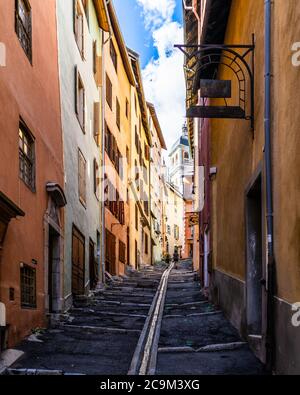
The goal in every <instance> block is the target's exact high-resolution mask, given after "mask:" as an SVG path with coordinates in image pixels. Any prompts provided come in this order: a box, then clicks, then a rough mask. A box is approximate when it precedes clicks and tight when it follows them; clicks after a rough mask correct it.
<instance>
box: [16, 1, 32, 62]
mask: <svg viewBox="0 0 300 395" xmlns="http://www.w3.org/2000/svg"><path fill="white" fill-rule="evenodd" d="M20 2H22V3H23V4H24V6H25V7H26V8H27V10H26V11H27V14H28V15H29V18H28V26H27V27H26V26H24V23H23V21H22V18H21V16H20V13H19V11H20ZM21 29H22V33H23V35H24V34H25V38H26V40H27V41H28V42H27V43H26V44H27V46H28V48H26V45H25V44H24V42H23V41H22V36H21ZM15 33H16V35H17V37H18V40H19V42H20V44H21V47H22V48H23V50H24V52H25V55H26V57H27V58H28V60H29V61H30V63H31V64H32V8H31V5H30V2H29V0H15Z"/></svg>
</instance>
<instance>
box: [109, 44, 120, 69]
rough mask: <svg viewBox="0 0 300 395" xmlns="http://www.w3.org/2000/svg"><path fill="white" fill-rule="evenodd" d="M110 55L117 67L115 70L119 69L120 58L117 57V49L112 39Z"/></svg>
mask: <svg viewBox="0 0 300 395" xmlns="http://www.w3.org/2000/svg"><path fill="white" fill-rule="evenodd" d="M110 57H111V60H112V62H113V65H114V67H115V70H116V71H117V70H118V58H117V52H116V49H115V47H114V44H113V42H112V41H110Z"/></svg>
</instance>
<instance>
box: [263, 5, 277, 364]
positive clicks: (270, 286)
mask: <svg viewBox="0 0 300 395" xmlns="http://www.w3.org/2000/svg"><path fill="white" fill-rule="evenodd" d="M271 20H272V4H271V0H265V172H266V206H267V207H266V210H267V253H268V262H267V338H266V348H267V361H266V362H267V368H268V369H269V370H270V371H271V370H272V368H273V363H274V351H275V350H274V346H275V342H274V301H273V297H274V274H275V272H274V269H275V259H274V244H273V236H274V228H273V189H272V187H273V185H272V146H271V77H272V75H271V45H272V36H271V31H272V29H271Z"/></svg>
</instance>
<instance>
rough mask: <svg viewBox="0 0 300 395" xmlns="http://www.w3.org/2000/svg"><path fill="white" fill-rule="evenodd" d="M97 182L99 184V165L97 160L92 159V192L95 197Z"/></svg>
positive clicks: (97, 188)
mask: <svg viewBox="0 0 300 395" xmlns="http://www.w3.org/2000/svg"><path fill="white" fill-rule="evenodd" d="M99 184H100V174H99V165H98V163H97V160H96V159H94V194H95V195H96V198H97V199H99Z"/></svg>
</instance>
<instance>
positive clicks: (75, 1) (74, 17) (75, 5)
mask: <svg viewBox="0 0 300 395" xmlns="http://www.w3.org/2000/svg"><path fill="white" fill-rule="evenodd" d="M76 7H77V0H73V30H74V34H75V35H76V33H77V23H76V22H77V21H76V16H77V13H76Z"/></svg>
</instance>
